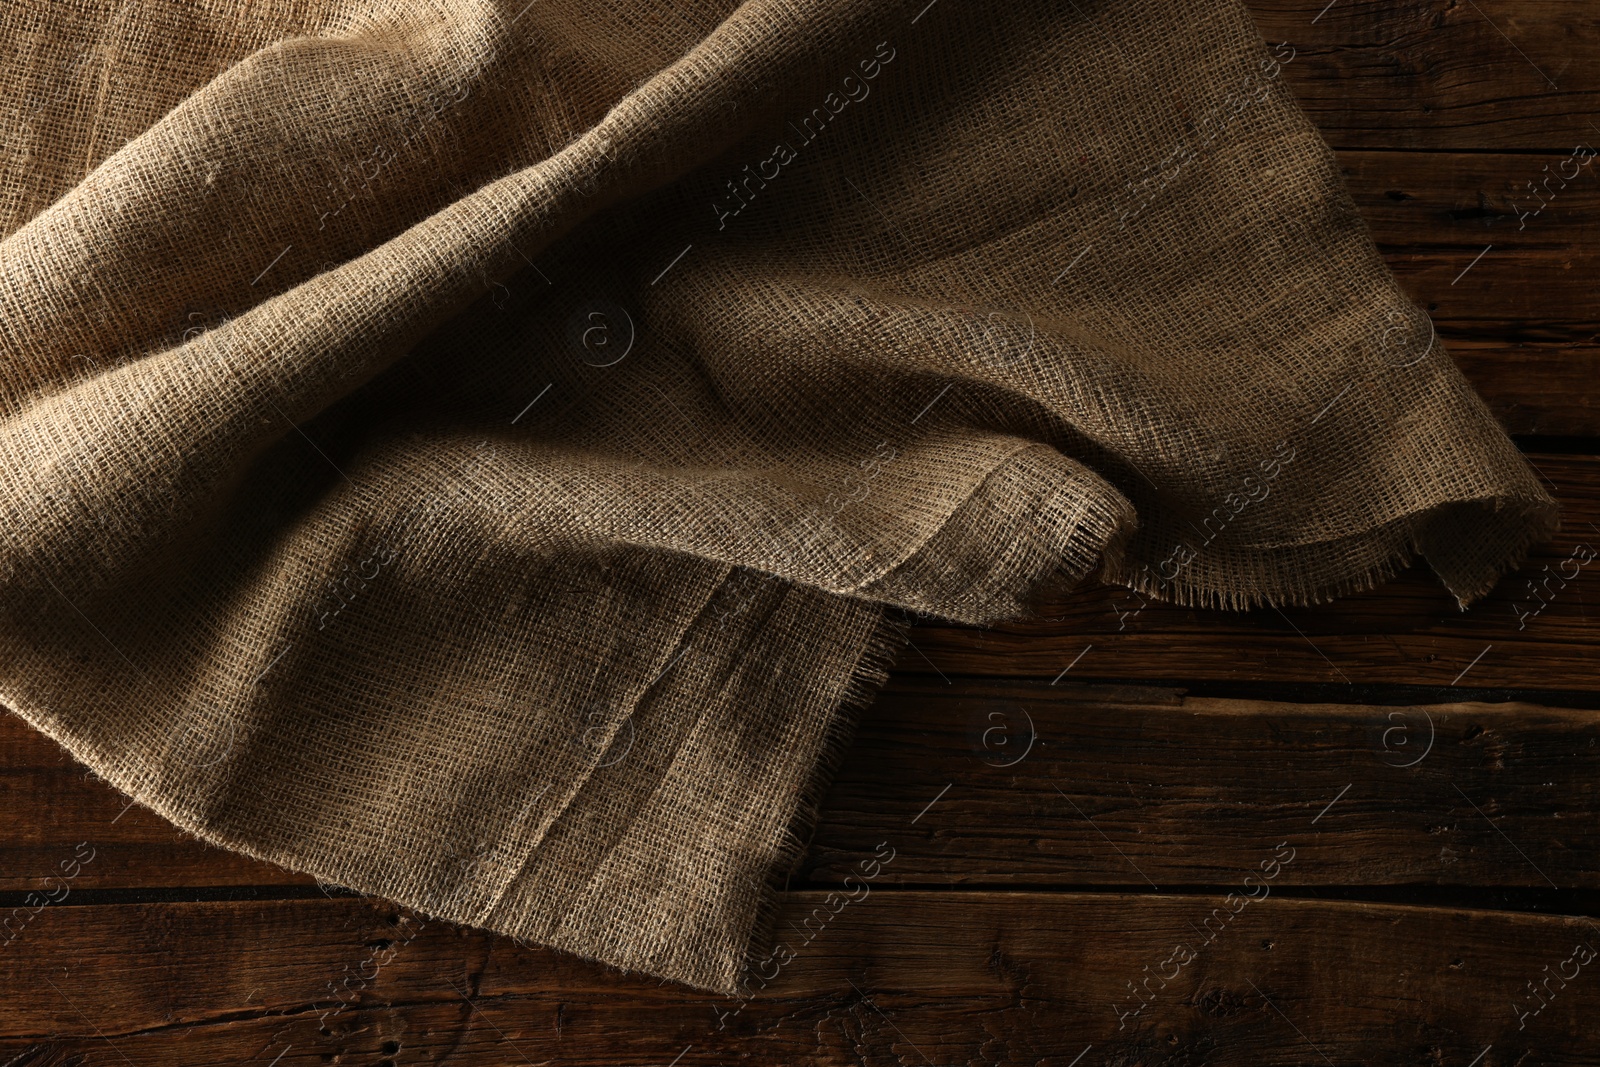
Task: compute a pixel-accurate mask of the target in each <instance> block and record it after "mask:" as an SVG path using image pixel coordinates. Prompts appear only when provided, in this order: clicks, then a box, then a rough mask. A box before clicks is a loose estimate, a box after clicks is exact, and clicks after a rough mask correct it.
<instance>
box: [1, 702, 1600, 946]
mask: <svg viewBox="0 0 1600 1067" xmlns="http://www.w3.org/2000/svg"><path fill="white" fill-rule="evenodd" d="M31 734H32V731H31V730H30V729H29V728H28V727H27V726H26V724H24V723H23V722H22V721H21V720H20V719H17V718H15V717H14V716H8V717H6V718H5V719H4V720H0V753H4V755H3V756H0V760H4V763H3V764H0V766H3V771H0V775H3V778H4V780H6V781H9V782H24V781H25V782H26V784H27V788H25V789H19V790H13V791H10V792H9V795H8V797H7V799H6V802H5V814H6V825H7V826H9V827H11V828H12V829H11V830H10V832H9V833H8V835H7V839H6V840H5V842H4V843H3V845H0V861H3V863H0V890H3V891H7V892H10V893H11V894H13V896H12V898H11V899H9V900H6V901H5V902H4V903H5V907H0V916H3V915H5V914H7V913H8V912H10V913H11V914H14V915H15V917H16V919H17V921H25V920H26V919H27V916H28V915H29V914H31V908H30V907H29V905H30V904H33V905H36V904H37V903H38V902H39V900H41V899H42V897H39V898H35V899H34V900H32V901H30V900H29V899H28V898H27V897H25V896H23V894H26V893H33V894H48V895H50V896H59V895H61V894H62V893H63V892H65V893H66V899H67V900H73V899H80V900H81V899H84V893H85V891H88V892H89V893H90V894H91V897H90V899H93V897H92V893H93V891H95V890H104V889H149V888H159V887H167V886H180V885H181V886H229V885H249V884H254V885H258V886H276V887H278V888H279V889H284V888H285V887H289V886H307V885H312V884H313V883H312V880H311V879H310V878H308V877H306V876H303V875H295V874H290V873H289V872H286V871H283V870H281V869H279V868H277V867H273V866H271V865H269V864H262V863H256V862H254V861H251V860H248V859H245V858H243V857H240V856H236V855H234V854H233V853H229V852H225V851H222V850H218V849H213V848H208V847H205V846H203V845H201V844H200V843H198V842H196V841H194V840H193V839H186V838H185V837H184V836H183V835H181V834H180V833H178V832H177V831H176V830H175V829H174V828H173V827H172V826H170V825H169V824H168V823H166V822H165V821H164V820H162V819H160V818H159V817H157V816H154V815H152V814H150V813H148V812H146V811H144V809H142V808H134V809H131V810H129V811H128V812H127V813H126V815H125V816H124V817H123V818H121V819H114V818H112V817H113V816H115V815H116V813H117V812H118V811H120V810H121V809H122V808H123V806H124V803H125V802H124V801H123V800H122V798H121V797H120V796H119V795H118V794H116V793H115V792H114V791H113V790H111V789H110V788H108V787H107V786H105V785H104V784H103V783H96V782H87V781H85V780H84V779H83V777H82V774H81V772H75V771H73V769H72V768H71V766H70V764H69V763H68V762H67V761H66V758H65V757H64V756H61V757H60V760H59V762H60V763H61V765H62V766H61V768H60V769H61V771H62V772H63V773H51V774H44V773H36V772H32V771H30V770H29V768H30V767H39V766H43V765H45V764H46V763H47V762H48V761H46V760H45V759H42V758H40V756H39V755H37V754H33V755H28V754H26V753H28V752H29V750H31V749H37V748H39V747H41V746H40V745H39V744H38V743H36V742H30V740H29V736H30V735H31ZM44 744H46V745H50V746H51V747H54V745H53V743H52V742H48V741H45V742H44ZM19 752H21V753H24V755H22V756H20V757H19V756H18V755H16V753H19ZM30 775H31V777H30ZM1597 783H1600V711H1583V710H1573V709H1559V708H1545V707H1539V706H1534V705H1527V704H1516V703H1513V704H1483V703H1457V704H1445V705H1423V706H1421V707H1416V706H1402V707H1373V706H1365V705H1336V704H1318V705H1311V704H1284V703H1272V702H1267V701H1238V700H1217V699H1209V698H1201V697H1194V696H1187V697H1186V696H1184V695H1183V694H1182V693H1181V691H1178V690H1170V689H1146V688H1135V687H1107V686H1085V685H1079V684H1076V683H1073V682H1072V681H1070V680H1067V681H1063V682H1061V683H1060V684H1058V685H1054V686H1052V685H1049V684H1048V683H1045V682H1010V681H984V680H962V681H961V682H960V683H959V684H953V685H945V684H944V683H943V682H941V681H940V680H939V679H937V678H918V677H915V676H902V677H900V678H897V679H895V680H894V681H892V682H891V684H890V685H889V687H888V688H887V689H886V690H885V691H884V693H883V694H882V695H881V696H880V698H879V699H878V700H877V702H876V703H875V704H874V705H873V707H872V708H871V709H869V710H868V711H867V713H866V714H865V715H864V717H863V721H862V725H861V729H860V731H859V734H858V736H857V738H856V739H855V741H854V743H853V744H852V746H851V748H850V749H849V751H848V754H847V756H846V758H845V761H844V764H843V766H842V767H841V768H840V770H839V772H838V775H837V777H836V779H835V782H834V784H833V787H832V791H831V792H830V794H829V797H828V799H827V801H826V803H825V804H824V806H823V812H822V817H821V819H820V822H819V825H818V828H817V831H816V834H815V838H814V840H813V842H812V846H811V849H810V852H809V855H808V858H807V859H806V861H805V862H804V864H803V865H802V868H801V870H800V872H799V875H798V877H799V878H800V879H801V880H802V883H797V884H803V881H804V880H806V879H810V880H813V881H816V882H823V883H830V884H838V883H839V882H841V881H842V880H843V879H844V878H845V877H846V876H847V875H848V874H850V873H851V869H852V865H853V864H854V862H855V857H856V856H858V855H860V854H861V853H862V852H870V851H871V850H872V848H873V847H874V846H875V845H876V844H877V843H878V842H880V841H883V840H885V839H886V838H889V837H891V836H893V837H894V839H895V842H896V845H895V847H896V848H897V849H898V850H899V854H900V858H899V859H898V860H897V861H896V864H895V866H894V870H893V871H892V872H891V873H888V874H886V875H885V876H884V878H885V881H886V882H894V883H905V884H912V885H916V884H960V883H972V884H1016V885H1030V884H1031V885H1059V884H1074V885H1112V886H1150V887H1155V886H1160V887H1162V888H1169V887H1171V886H1195V885H1198V886H1204V885H1213V886H1214V885H1220V884H1224V883H1226V882H1227V881H1229V880H1230V879H1231V878H1232V877H1233V873H1234V872H1235V871H1236V870H1238V869H1239V868H1240V867H1241V866H1247V865H1249V864H1250V863H1253V862H1255V861H1254V860H1253V859H1252V858H1251V857H1252V856H1254V855H1255V853H1256V851H1258V849H1259V842H1260V841H1261V840H1263V839H1266V838H1272V839H1273V840H1274V841H1276V840H1278V839H1279V838H1281V837H1282V836H1283V835H1284V834H1286V833H1288V832H1289V831H1290V830H1291V829H1293V828H1294V827H1296V826H1297V825H1300V824H1301V823H1302V822H1304V821H1305V820H1306V819H1309V818H1310V817H1311V816H1312V815H1315V814H1317V813H1318V812H1319V811H1320V810H1321V809H1323V808H1324V807H1325V806H1326V807H1327V808H1328V810H1327V811H1326V812H1325V813H1323V814H1322V815H1321V817H1320V818H1319V819H1318V820H1317V822H1316V827H1317V834H1316V836H1315V838H1314V839H1308V840H1307V841H1305V842H1304V843H1303V844H1302V845H1301V846H1300V858H1299V859H1298V860H1297V861H1296V863H1295V865H1294V868H1293V870H1292V871H1289V872H1286V874H1285V877H1284V880H1283V884H1286V885H1287V884H1294V885H1364V886H1374V885H1412V884H1434V885H1455V886H1472V885H1477V886H1527V887H1535V888H1545V887H1550V886H1554V887H1558V888H1561V889H1563V890H1565V889H1571V888H1575V887H1584V888H1595V887H1600V825H1596V824H1595V822H1594V820H1592V819H1588V818H1585V817H1583V814H1584V813H1587V812H1592V811H1594V810H1595V809H1596V807H1600V784H1597ZM1330 805H1331V806H1330ZM1490 820H1492V822H1491V821H1490ZM897 827H899V828H902V829H900V830H897V829H896V828H897ZM907 827H910V828H912V829H904V828H907ZM86 857H87V859H86ZM75 858H76V862H74V860H75ZM64 865H65V866H64ZM73 870H76V871H77V876H76V877H75V878H72V879H70V880H67V879H63V877H62V872H63V871H73ZM51 876H54V879H53V880H51ZM64 887H65V888H64ZM73 894H77V896H76V897H74V896H73ZM11 909H20V910H17V911H14V912H13V911H11Z"/></svg>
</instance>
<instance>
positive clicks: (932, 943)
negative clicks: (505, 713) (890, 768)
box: [0, 832, 1600, 1067]
mask: <svg viewBox="0 0 1600 1067" xmlns="http://www.w3.org/2000/svg"><path fill="white" fill-rule="evenodd" d="M1306 836H1308V834H1307V833H1305V832H1301V833H1298V834H1295V835H1294V841H1292V842H1290V843H1289V844H1287V845H1286V848H1288V849H1290V850H1293V849H1294V848H1296V847H1297V845H1298V843H1299V842H1300V841H1302V840H1304V838H1305V837H1306ZM1274 844H1276V842H1275V843H1274ZM1271 854H1272V849H1271V848H1268V849H1267V850H1266V852H1265V853H1263V855H1271ZM1285 854H1287V853H1285ZM894 862H898V860H896V861H894ZM1297 862H1298V858H1294V859H1291V861H1290V862H1289V863H1288V865H1287V866H1286V867H1282V868H1281V869H1282V870H1288V869H1292V867H1293V866H1294V864H1295V863H1297ZM891 867H892V864H891ZM1250 871H1256V872H1257V873H1258V874H1260V873H1261V871H1260V868H1259V867H1258V866H1257V865H1256V864H1254V863H1252V864H1251V866H1250V868H1249V869H1247V870H1241V871H1239V872H1238V876H1239V878H1240V879H1243V878H1244V877H1245V875H1246V874H1248V873H1250ZM1272 884H1273V883H1272V882H1271V881H1270V880H1267V881H1259V880H1258V881H1257V882H1256V885H1258V886H1261V887H1265V888H1260V889H1255V888H1253V889H1252V890H1251V892H1255V893H1256V894H1257V896H1258V897H1260V899H1256V900H1254V901H1252V902H1250V903H1248V904H1239V903H1238V900H1239V898H1235V899H1234V900H1233V901H1228V900H1226V899H1225V898H1224V897H1222V896H1220V895H1218V896H1172V895H1157V894H1148V895H1143V896H1137V897H1134V896H1128V895H1123V894H1078V893H1065V894H1036V893H995V892H983V893H923V892H901V891H890V890H884V889H876V888H874V887H872V886H871V885H868V886H866V890H865V894H864V895H861V894H860V893H858V899H856V900H855V901H852V902H850V903H849V904H846V905H842V906H839V907H838V909H837V911H835V910H834V908H833V906H831V905H830V904H829V902H828V900H827V898H825V897H824V896H823V895H822V894H817V893H802V894H794V895H792V896H790V897H789V898H788V899H787V902H786V907H785V912H784V915H783V916H782V918H781V919H780V921H779V929H780V930H781V931H784V932H785V935H786V936H787V937H788V938H789V940H788V941H787V942H786V945H787V949H788V951H787V952H785V953H784V954H783V956H782V957H780V958H781V959H782V960H783V961H784V964H783V965H781V966H780V965H778V964H774V965H773V967H772V968H771V969H770V970H769V971H768V972H767V973H769V974H771V973H773V972H776V976H775V978H774V979H773V980H772V981H771V983H770V984H769V985H768V986H767V988H765V989H762V990H755V989H752V991H751V992H752V994H753V995H752V996H750V997H748V998H746V999H736V998H731V997H725V996H712V995H701V994H696V993H693V992H689V991H685V990H683V989H681V988H679V987H667V986H661V985H658V984H657V983H656V982H655V981H652V980H649V979H640V978H632V977H624V976H619V975H617V974H616V973H614V972H611V971H607V970H604V969H602V968H600V967H598V966H595V965H592V964H588V963H584V962H583V961H580V960H577V959H575V958H572V957H567V956H562V955H559V954H556V953H552V952H548V951H545V950H536V949H528V948H524V947H521V946H518V945H517V944H515V943H514V942H511V941H509V940H507V939H504V938H499V937H495V936H493V935H488V934H485V933H483V932H481V931H476V930H465V929H460V928H456V927H452V926H449V925H447V924H445V923H441V922H430V921H426V920H420V919H414V918H412V917H410V916H406V915H400V914H397V913H396V912H394V911H391V910H388V909H385V908H382V907H378V908H374V907H369V906H367V905H366V904H363V903H361V902H358V901H294V902H274V903H257V904H237V903H227V904H224V903H209V904H164V905H119V906H107V907H95V908H74V907H60V908H52V909H46V911H45V912H44V913H41V915H40V916H39V918H38V919H37V920H36V921H35V924H34V925H33V926H32V927H30V928H29V930H28V932H27V936H26V937H22V938H18V939H17V940H16V941H15V942H14V943H12V944H11V945H10V946H9V947H8V948H7V950H6V951H5V952H4V953H3V954H0V1004H3V1005H4V1008H3V1010H0V1062H4V1063H6V1064H8V1065H11V1067H22V1065H25V1064H26V1065H30V1067H34V1065H41V1064H67V1063H74V1064H107V1065H109V1064H138V1065H144V1064H171V1063H186V1064H203V1063H242V1062H254V1063H259V1064H263V1065H264V1064H267V1063H272V1064H274V1067H300V1065H307V1067H310V1065H317V1067H321V1065H322V1064H326V1063H330V1062H335V1063H361V1064H379V1065H380V1067H392V1065H394V1064H402V1063H406V1064H443V1063H449V1064H452V1065H457V1067H463V1065H471V1064H494V1065H496V1067H502V1065H506V1064H523V1063H527V1064H540V1063H563V1064H605V1065H607V1067H612V1065H633V1064H638V1065H645V1064H650V1065H656V1067H664V1065H667V1064H674V1065H676V1067H706V1065H713V1064H715V1065H718V1067H722V1065H725V1064H727V1063H729V1062H741V1063H752V1064H755V1063H759V1064H774V1063H783V1064H839V1063H863V1064H873V1065H879V1064H881V1065H890V1064H980V1063H981V1064H992V1065H1011V1064H1027V1065H1038V1064H1048V1065H1050V1067H1068V1065H1076V1067H1112V1065H1117V1067H1127V1065H1131V1064H1168V1065H1178V1064H1199V1063H1205V1064H1207V1065H1210V1067H1231V1065H1240V1067H1243V1065H1249V1067H1260V1065H1263V1064H1266V1065H1274V1064H1282V1065H1291V1064H1292V1065H1297V1067H1298V1065H1309V1064H1313V1063H1324V1062H1326V1063H1336V1064H1355V1063H1408V1064H1409V1063H1415V1064H1456V1065H1464V1064H1468V1063H1473V1062H1476V1063H1478V1064H1488V1065H1490V1067H1502V1065H1506V1064H1514V1063H1529V1062H1533V1063H1540V1064H1560V1065H1575V1064H1596V1063H1600V1048H1597V1047H1596V1046H1595V1044H1594V1043H1593V1041H1592V1040H1591V1039H1590V1035H1591V1033H1592V1031H1591V1029H1590V1027H1591V1020H1592V1017H1593V1012H1594V1011H1595V1010H1596V1007H1597V1006H1600V978H1597V976H1596V975H1595V973H1594V971H1595V970H1596V968H1597V966H1600V961H1593V962H1590V963H1588V964H1587V965H1586V966H1585V965H1580V964H1578V963H1577V962H1576V960H1575V958H1574V949H1575V947H1576V946H1578V945H1584V946H1586V947H1587V950H1588V951H1589V952H1592V951H1594V950H1595V949H1596V947H1597V946H1600V932H1597V930H1596V927H1595V926H1594V924H1593V923H1592V921H1590V920H1584V919H1575V918H1563V917H1557V916H1547V915H1516V914H1507V913H1496V912H1487V911H1471V910H1458V909H1420V908H1412V907H1403V906H1392V905H1375V904H1363V903H1351V902H1333V901H1316V900H1303V899H1288V898H1284V897H1282V896H1277V895H1272V894H1271V891H1270V887H1271V885H1272ZM1263 893H1265V894H1266V895H1265V896H1264V897H1263V896H1261V894H1263ZM819 913H820V914H822V915H826V916H827V920H826V921H822V920H821V919H819V918H813V919H811V925H810V927H809V931H810V936H809V940H808V939H807V938H806V935H805V934H804V933H803V932H802V930H801V927H802V924H805V923H806V922H807V920H808V917H812V916H816V915H818V914H819ZM1569 960H1571V961H1573V962H1567V961H1569ZM1546 968H1549V969H1550V970H1549V971H1546ZM1558 970H1560V971H1564V973H1566V974H1567V975H1568V976H1569V978H1568V980H1566V981H1565V982H1563V981H1562V980H1561V979H1560V978H1552V979H1551V982H1550V985H1549V987H1548V988H1549V990H1550V992H1549V994H1548V995H1547V1003H1545V1004H1544V1006H1543V1007H1542V1010H1540V1011H1539V1013H1538V1014H1537V1015H1534V1014H1531V1006H1534V1005H1538V1004H1539V1003H1540V1001H1536V1000H1534V999H1533V997H1532V994H1530V993H1529V991H1528V986H1527V983H1529V982H1541V981H1543V980H1544V978H1545V977H1546V975H1547V974H1549V973H1551V972H1554V971H1558ZM1136 983H1137V986H1138V988H1140V989H1142V990H1143V993H1142V994H1141V995H1142V997H1143V999H1142V1000H1139V999H1135V984H1136ZM330 987H331V988H330ZM1141 1003H1142V1004H1143V1007H1142V1008H1139V1005H1140V1004H1141ZM1136 1008H1138V1010H1137V1012H1136V1011H1135V1009H1136ZM1519 1008H1520V1010H1522V1011H1524V1012H1529V1014H1523V1015H1519V1014H1518V1010H1519ZM1485 1049H1487V1050H1488V1051H1487V1053H1485V1051H1484V1050H1485ZM1475 1057H1480V1058H1479V1059H1477V1060H1476V1061H1475V1060H1474V1058H1475Z"/></svg>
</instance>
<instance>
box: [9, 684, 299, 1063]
mask: <svg viewBox="0 0 1600 1067" xmlns="http://www.w3.org/2000/svg"><path fill="white" fill-rule="evenodd" d="M0 812H4V817H3V818H0V825H3V826H4V827H5V830H4V832H3V834H0V890H13V891H33V890H39V889H42V888H45V887H47V886H48V887H49V888H50V889H51V891H52V892H55V893H59V892H60V890H59V888H57V887H58V886H59V882H47V881H46V879H50V878H56V879H60V878H61V877H62V875H63V874H65V873H69V872H70V873H72V874H73V878H72V880H71V886H72V889H73V890H74V891H82V890H85V889H103V888H125V887H129V886H140V887H152V886H197V887H198V886H248V885H299V886H307V885H314V884H315V882H314V880H313V879H312V878H311V877H309V876H308V875H300V874H291V873H290V872H288V871H285V870H283V869H282V868H280V867H277V866H274V865H273V864H270V863H261V862H258V861H256V860H252V859H249V858H247V857H245V856H241V855H239V854H238V853H236V852H229V851H227V850H225V849H219V848H213V847H211V846H209V845H206V844H204V843H203V842H201V841H199V840H197V839H196V838H194V837H192V836H190V835H187V834H183V833H180V832H179V831H178V830H177V828H176V827H174V826H173V825H172V824H171V823H169V822H168V821H167V820H165V819H163V818H162V817H161V816H159V815H156V814H155V813H153V812H151V811H149V810H147V809H145V808H142V807H138V806H130V805H129V803H128V799H127V798H126V797H125V796H123V795H122V794H121V793H119V792H117V791H116V790H114V789H112V788H111V787H110V786H108V785H106V784H105V783H104V782H102V781H100V780H99V779H98V778H96V777H95V776H94V775H93V773H92V772H90V771H89V769H88V768H86V767H84V766H83V765H82V764H80V763H78V762H77V761H76V760H74V759H73V758H72V757H71V756H70V755H68V754H67V752H66V750H64V749H63V748H62V747H61V746H60V745H58V744H56V743H55V742H54V741H52V740H51V739H50V738H48V737H46V736H45V735H44V734H42V733H40V732H39V731H37V730H35V729H33V728H32V727H31V726H29V725H28V724H27V723H26V722H24V721H23V720H22V719H21V718H19V717H18V716H16V715H13V714H10V713H9V712H7V713H6V714H4V715H3V716H0ZM80 845H81V846H82V847H81V848H80V847H79V846H80ZM63 864H66V866H63ZM19 903H20V902H19ZM8 910H9V908H0V915H3V914H5V912H6V911H8ZM0 1062H3V1061H0Z"/></svg>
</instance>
